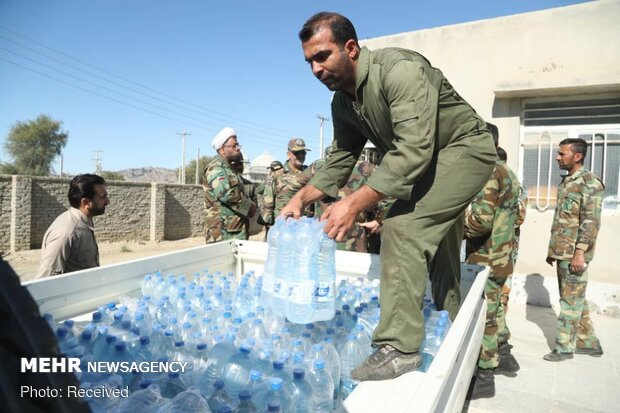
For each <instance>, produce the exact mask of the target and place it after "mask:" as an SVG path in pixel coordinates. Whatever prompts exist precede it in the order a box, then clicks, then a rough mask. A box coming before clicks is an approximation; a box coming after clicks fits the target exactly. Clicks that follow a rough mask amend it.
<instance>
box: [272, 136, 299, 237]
mask: <svg viewBox="0 0 620 413" xmlns="http://www.w3.org/2000/svg"><path fill="white" fill-rule="evenodd" d="M309 150H310V149H308V148H306V142H304V140H303V139H301V138H293V139H291V140H290V141H289V142H288V151H287V153H286V155H287V157H288V160H287V161H286V162H285V163H284V165H283V166H284V170H283V171H282V173H279V174H277V175H274V176H273V179H272V182H271V185H266V186H265V192H264V195H263V214H262V217H263V220H264V221H265V222H266V223H267V224H269V225H273V223H274V220H275V217H277V216H278V215H279V214H280V210H281V209H282V208H283V207H284V206H285V205H286V204H287V203H288V201H290V199H291V198H292V197H293V195H295V192H296V191H292V190H291V186H290V183H291V182H292V181H293V180H294V179H295V177H296V176H297V175H299V174H301V173H302V172H303V171H305V170H306V168H308V167H307V166H306V165H304V161H305V160H306V152H307V151H309ZM306 215H309V216H310V215H311V214H310V213H309V212H308V211H307V213H306Z"/></svg>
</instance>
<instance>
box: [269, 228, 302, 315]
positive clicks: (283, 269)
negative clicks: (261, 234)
mask: <svg viewBox="0 0 620 413" xmlns="http://www.w3.org/2000/svg"><path fill="white" fill-rule="evenodd" d="M296 228H297V222H296V221H295V220H294V219H287V220H286V221H285V222H284V225H283V227H282V229H281V230H280V233H279V234H278V245H279V246H282V247H283V248H278V252H277V260H276V272H275V277H274V283H273V297H272V305H271V309H272V310H273V312H274V313H275V314H276V315H279V316H282V317H284V316H286V301H287V300H288V293H289V290H288V289H289V280H290V279H291V275H292V272H293V271H295V266H294V263H295V255H294V251H293V248H292V246H293V245H295V238H296ZM284 247H286V248H284Z"/></svg>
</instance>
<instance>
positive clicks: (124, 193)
mask: <svg viewBox="0 0 620 413" xmlns="http://www.w3.org/2000/svg"><path fill="white" fill-rule="evenodd" d="M106 189H107V191H108V197H109V198H110V205H108V207H107V208H106V212H105V214H103V215H100V216H98V217H95V219H94V223H95V236H96V237H97V241H149V240H150V237H151V184H150V183H139V182H120V181H110V182H108V183H107V184H106ZM157 241H161V240H157Z"/></svg>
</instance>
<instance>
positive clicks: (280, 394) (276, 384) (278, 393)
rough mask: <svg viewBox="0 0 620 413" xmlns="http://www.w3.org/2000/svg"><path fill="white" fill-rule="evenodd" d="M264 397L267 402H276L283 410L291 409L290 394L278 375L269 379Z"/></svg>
mask: <svg viewBox="0 0 620 413" xmlns="http://www.w3.org/2000/svg"><path fill="white" fill-rule="evenodd" d="M266 399H267V403H268V404H271V403H273V402H277V403H278V404H279V405H280V408H281V409H282V411H283V412H290V411H291V396H290V395H289V394H288V392H287V391H286V389H284V387H283V382H282V379H281V378H279V377H274V378H272V379H271V380H270V381H269V391H268V392H267V396H266Z"/></svg>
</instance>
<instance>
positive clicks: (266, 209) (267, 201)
mask: <svg viewBox="0 0 620 413" xmlns="http://www.w3.org/2000/svg"><path fill="white" fill-rule="evenodd" d="M273 185H274V184H273V177H269V178H267V182H265V190H264V191H263V195H262V197H263V208H262V210H261V217H262V218H263V221H264V222H265V224H267V225H272V224H273V223H274V216H273V211H274V208H275V204H276V203H275V193H274V188H273Z"/></svg>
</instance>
